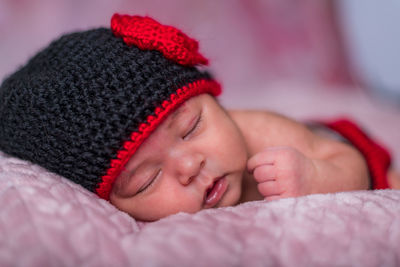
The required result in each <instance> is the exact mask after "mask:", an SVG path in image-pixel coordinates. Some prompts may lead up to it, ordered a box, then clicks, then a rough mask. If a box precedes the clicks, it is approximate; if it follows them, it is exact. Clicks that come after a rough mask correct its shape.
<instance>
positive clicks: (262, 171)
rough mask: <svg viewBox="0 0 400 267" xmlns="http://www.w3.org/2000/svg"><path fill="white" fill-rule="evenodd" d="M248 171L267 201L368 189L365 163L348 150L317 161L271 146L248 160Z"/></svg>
mask: <svg viewBox="0 0 400 267" xmlns="http://www.w3.org/2000/svg"><path fill="white" fill-rule="evenodd" d="M248 170H249V172H251V173H252V174H253V176H254V179H255V180H256V181H257V182H258V186H257V188H258V191H259V192H260V193H261V194H262V195H263V196H264V197H265V199H267V200H273V199H279V198H285V197H296V196H302V195H308V194H314V193H328V192H338V191H348V190H357V189H367V188H368V187H369V183H368V174H367V173H366V171H364V170H365V166H363V162H361V161H360V159H359V158H358V156H357V155H354V154H353V155H352V153H351V152H349V151H347V152H345V151H342V152H339V151H337V153H334V154H332V155H330V156H328V157H327V158H325V159H323V158H322V159H318V158H310V157H307V156H305V155H304V154H303V153H301V152H300V151H298V150H297V149H295V148H293V147H269V148H266V149H265V150H263V151H261V152H259V153H257V154H255V155H254V156H253V157H251V158H250V159H249V161H248Z"/></svg>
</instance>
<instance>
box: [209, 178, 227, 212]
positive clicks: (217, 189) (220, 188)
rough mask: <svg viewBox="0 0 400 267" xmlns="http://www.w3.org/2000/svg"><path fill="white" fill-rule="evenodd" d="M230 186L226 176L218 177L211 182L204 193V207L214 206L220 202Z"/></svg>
mask: <svg viewBox="0 0 400 267" xmlns="http://www.w3.org/2000/svg"><path fill="white" fill-rule="evenodd" d="M227 188H228V181H227V180H226V178H225V176H222V177H221V178H218V179H217V180H215V181H214V183H213V184H211V185H210V186H209V187H208V188H207V190H206V192H205V194H204V208H212V207H214V206H215V205H217V204H218V202H219V201H220V200H221V198H222V197H223V195H224V194H225V192H226V189H227Z"/></svg>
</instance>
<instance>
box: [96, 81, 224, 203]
mask: <svg viewBox="0 0 400 267" xmlns="http://www.w3.org/2000/svg"><path fill="white" fill-rule="evenodd" d="M203 93H210V94H212V95H214V96H217V95H219V94H220V93H221V86H220V85H219V84H218V83H217V82H215V81H212V80H199V81H195V82H193V83H191V84H189V85H187V86H184V87H182V88H180V89H178V90H177V91H176V94H172V95H171V96H170V99H169V100H166V101H164V102H163V103H162V105H161V106H160V107H158V108H156V109H155V111H154V115H150V116H148V117H147V119H146V122H145V123H142V124H141V125H140V126H139V131H137V132H133V133H132V134H131V139H130V140H128V141H126V142H125V143H124V144H123V149H122V150H120V151H118V153H117V158H116V159H113V160H111V163H110V168H109V169H108V170H107V173H106V175H104V176H103V177H102V182H101V183H100V184H99V186H98V188H97V189H96V193H97V195H98V196H100V197H101V198H103V199H106V200H108V199H109V197H110V192H111V189H112V186H113V183H114V181H115V179H116V178H117V177H118V176H119V174H120V173H121V171H122V169H123V167H124V166H125V165H126V163H127V162H128V161H129V159H130V158H131V157H132V155H133V154H134V153H135V152H136V150H137V149H138V148H139V146H140V145H141V144H142V143H143V141H144V140H145V139H146V138H147V137H148V136H149V135H150V134H151V133H152V132H153V131H154V130H155V129H156V128H157V127H158V126H159V125H160V124H161V123H162V122H163V121H164V120H165V118H167V116H168V115H169V114H170V113H172V112H173V111H174V110H175V109H177V108H178V107H179V106H180V105H181V104H182V103H183V102H185V101H186V100H188V99H189V98H191V97H194V96H197V95H200V94H203Z"/></svg>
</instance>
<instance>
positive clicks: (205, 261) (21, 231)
mask: <svg viewBox="0 0 400 267" xmlns="http://www.w3.org/2000/svg"><path fill="white" fill-rule="evenodd" d="M0 203H1V209H0V236H1V239H0V266H327V265H329V266H365V267H367V266H399V265H400V191H397V190H380V191H358V192H348V193H337V194H326V195H312V196H307V197H301V198H291V199H284V200H279V201H274V202H264V201H260V202H249V203H245V204H242V205H239V206H237V207H229V208H220V209H212V210H204V211H201V212H199V213H197V214H185V213H180V214H176V215H173V216H170V217H167V218H165V219H162V220H160V221H158V222H154V223H142V222H137V221H135V220H134V219H132V218H130V217H129V216H128V215H127V214H125V213H123V212H120V211H118V210H117V209H115V208H114V207H113V206H112V205H110V204H109V203H108V202H106V201H104V200H101V199H99V198H97V197H96V196H95V195H94V194H92V193H89V192H88V191H86V190H85V189H83V188H82V187H80V186H78V185H75V184H73V183H71V182H69V181H68V180H65V179H64V178H61V177H59V176H57V175H54V174H52V173H49V172H47V171H45V170H43V169H42V168H40V167H38V166H36V165H33V164H30V163H27V162H24V161H21V160H18V159H15V158H12V157H8V156H5V155H4V154H1V153H0Z"/></svg>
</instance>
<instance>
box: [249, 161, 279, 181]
mask: <svg viewBox="0 0 400 267" xmlns="http://www.w3.org/2000/svg"><path fill="white" fill-rule="evenodd" d="M253 176H254V179H255V180H256V181H257V182H259V183H262V182H266V181H271V180H274V179H276V167H275V166H274V165H261V166H258V167H257V168H255V170H254V172H253Z"/></svg>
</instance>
